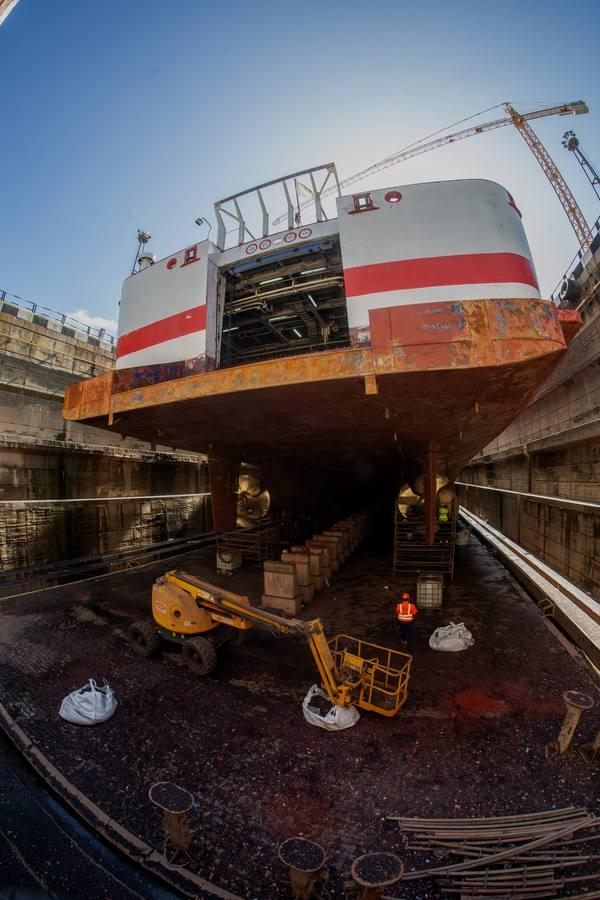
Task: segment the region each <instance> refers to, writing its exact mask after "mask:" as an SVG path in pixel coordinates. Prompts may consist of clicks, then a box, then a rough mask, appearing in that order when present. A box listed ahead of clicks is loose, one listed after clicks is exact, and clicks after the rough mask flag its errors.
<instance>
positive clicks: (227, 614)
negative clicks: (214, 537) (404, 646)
mask: <svg viewBox="0 0 600 900" xmlns="http://www.w3.org/2000/svg"><path fill="white" fill-rule="evenodd" d="M152 614H153V618H154V625H152V626H151V625H150V623H148V622H143V623H135V624H134V625H132V626H131V629H130V635H129V640H130V643H131V646H132V648H133V649H134V650H136V651H137V652H138V653H140V655H142V656H149V655H150V654H151V653H152V652H154V651H155V650H156V649H158V644H159V638H158V635H159V636H160V637H162V638H164V639H166V640H170V641H174V642H176V643H181V644H183V653H184V657H186V651H188V652H187V656H188V657H189V659H187V660H186V661H187V662H188V663H189V662H190V660H193V659H194V654H195V653H197V654H199V655H201V656H202V655H203V654H206V653H207V654H208V660H209V662H210V663H212V666H211V665H209V664H207V665H206V666H205V667H203V668H199V667H198V666H191V668H193V670H194V671H195V672H197V674H208V673H209V672H210V671H211V669H212V668H214V665H215V664H216V654H215V647H216V646H219V643H220V641H219V639H218V637H217V635H218V630H219V629H220V630H221V631H222V630H223V629H222V626H226V629H225V631H226V633H227V634H230V633H231V629H235V630H236V631H239V632H245V631H248V630H249V629H251V628H252V627H253V626H254V625H262V626H265V627H267V628H269V629H270V630H272V631H273V632H274V633H277V634H280V635H300V636H302V637H304V638H306V640H307V643H308V646H309V648H310V651H311V653H312V655H313V659H314V661H315V664H316V666H317V669H318V671H319V675H320V676H321V682H322V684H323V687H324V689H325V691H326V693H327V696H328V697H329V699H330V700H331V702H332V703H334V704H337V705H338V706H344V707H347V706H349V705H350V704H354V705H356V706H359V707H360V708H361V709H368V710H372V711H373V712H378V713H380V714H381V715H384V716H393V715H395V714H396V713H397V712H398V710H399V709H400V707H401V706H402V705H403V703H404V702H405V701H406V698H407V695H408V680H409V677H410V668H411V663H412V657H411V656H410V655H409V654H406V653H400V652H399V651H397V650H392V649H389V648H386V647H380V646H378V645H376V644H371V643H367V642H366V641H362V640H360V639H358V638H353V637H350V636H349V635H338V636H337V637H336V638H334V639H333V640H332V641H328V640H327V638H326V636H325V632H324V630H323V625H322V623H321V620H320V619H311V620H309V621H304V620H303V619H293V618H290V619H286V618H284V617H283V616H278V615H275V614H274V613H271V612H269V611H268V610H265V609H260V608H259V607H256V606H252V605H251V604H250V601H249V599H248V597H244V596H240V595H238V594H233V593H231V592H230V591H227V590H225V589H224V588H221V587H218V586H216V585H214V584H210V583H209V582H208V581H204V579H202V578H198V577H196V576H194V575H189V574H188V573H186V572H182V571H179V570H173V571H171V572H166V573H165V574H164V575H163V576H162V577H160V578H158V579H157V581H156V582H155V583H154V586H153V590H152ZM152 632H153V633H152Z"/></svg>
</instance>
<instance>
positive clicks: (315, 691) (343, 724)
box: [302, 684, 360, 731]
mask: <svg viewBox="0 0 600 900" xmlns="http://www.w3.org/2000/svg"><path fill="white" fill-rule="evenodd" d="M313 698H319V699H320V700H322V701H324V702H325V703H328V704H329V705H330V707H331V708H330V710H329V711H328V712H327V713H324V714H321V713H319V712H315V710H313V709H309V704H310V701H311V700H312V699H313ZM302 712H303V714H304V718H305V719H306V721H307V722H310V724H311V725H317V726H318V727H319V728H325V729H326V730H327V731H342V730H343V729H344V728H351V727H352V726H353V725H356V723H357V722H358V720H359V719H360V713H359V711H358V710H357V708H356V707H355V706H349V707H347V709H345V708H344V707H343V706H336V705H335V703H334V704H332V703H331V700H330V699H329V697H328V696H327V694H326V693H325V691H323V690H321V688H320V687H318V686H317V685H316V684H313V686H312V687H311V688H310V690H309V691H308V694H307V695H306V697H305V698H304V700H303V701H302Z"/></svg>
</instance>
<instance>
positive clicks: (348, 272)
mask: <svg viewBox="0 0 600 900" xmlns="http://www.w3.org/2000/svg"><path fill="white" fill-rule="evenodd" d="M344 280H345V283H346V296H347V297H358V296H360V295H361V294H379V293H384V292H385V291H406V290H414V289H415V288H429V287H444V286H446V285H451V284H452V285H454V284H497V283H500V284H502V283H506V282H517V283H521V284H529V285H531V287H533V288H535V289H536V290H539V286H538V282H537V278H536V277H535V272H534V269H533V265H532V263H531V260H529V259H527V257H525V256H521V255H520V254H519V253H465V254H462V255H459V256H431V257H427V258H425V259H402V260H397V261H395V262H387V263H375V264H373V265H369V266H355V267H354V268H352V269H345V270H344Z"/></svg>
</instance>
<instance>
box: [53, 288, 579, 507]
mask: <svg viewBox="0 0 600 900" xmlns="http://www.w3.org/2000/svg"><path fill="white" fill-rule="evenodd" d="M371 325H372V328H371V335H372V345H371V346H369V347H366V348H360V349H359V348H351V349H345V350H335V351H323V352H321V353H314V354H310V355H304V356H293V357H288V358H284V359H282V358H279V359H270V360H267V361H264V362H260V363H253V364H251V365H244V366H238V367H232V368H228V369H222V370H217V371H213V372H206V373H203V374H200V375H193V376H188V377H185V378H180V379H177V380H174V381H169V382H163V383H159V384H150V385H145V386H140V387H137V388H134V389H131V390H128V391H121V392H120V393H116V392H115V387H114V382H113V376H112V375H111V374H108V375H104V376H100V377H99V378H96V379H91V380H90V381H88V382H83V383H82V384H79V385H73V386H71V387H70V388H69V389H68V391H67V394H66V397H65V417H66V418H68V419H76V420H79V421H85V422H87V423H88V424H90V425H94V426H96V427H101V428H102V427H103V428H109V429H110V430H111V431H117V432H119V433H122V434H127V435H131V436H133V437H137V438H140V439H143V440H146V441H149V442H156V443H160V444H166V445H170V446H173V447H177V448H180V449H184V450H193V451H197V452H203V453H206V454H207V455H208V456H209V458H211V457H212V458H213V459H218V460H223V461H230V462H231V463H232V464H239V463H241V462H246V463H250V464H253V465H258V466H261V467H262V468H263V470H264V472H265V477H266V479H267V481H268V482H269V483H270V484H271V486H272V487H273V488H276V493H277V494H278V496H279V498H280V502H281V503H282V504H283V505H284V506H285V507H290V508H291V507H293V508H298V509H302V508H308V507H312V508H314V506H315V504H316V503H317V502H318V503H319V505H322V504H329V503H331V502H332V500H333V499H334V498H340V497H343V496H345V497H348V495H349V494H351V495H352V504H351V505H353V506H357V505H359V504H360V503H361V502H363V501H364V500H368V499H370V498H373V497H374V496H376V495H379V494H381V493H382V492H384V491H385V492H386V493H388V494H390V493H392V492H393V491H395V490H397V488H398V487H399V486H400V485H401V483H403V482H404V481H409V482H410V481H411V480H413V479H414V478H415V477H416V476H417V475H418V474H420V473H421V472H422V471H423V466H424V460H425V454H426V453H428V452H433V453H435V454H436V467H437V471H438V472H439V473H441V474H444V475H446V476H447V477H448V478H449V479H450V480H452V479H453V478H454V477H455V476H456V475H457V473H458V472H459V471H460V469H461V468H462V467H463V466H464V465H465V463H466V462H467V461H468V460H469V459H471V458H472V457H473V456H474V455H475V454H476V453H477V452H478V451H479V450H481V448H482V447H484V446H485V445H486V444H487V443H488V442H489V441H491V440H492V439H493V438H494V437H495V436H496V435H498V434H499V433H500V432H501V431H502V430H503V429H504V428H505V427H506V426H507V425H508V424H509V423H510V422H511V421H512V419H514V418H515V416H516V415H517V414H518V413H519V412H520V410H521V409H522V408H523V407H524V406H525V404H526V403H527V402H528V400H529V399H530V397H531V395H532V393H533V392H534V391H535V389H536V388H537V387H538V385H539V384H540V383H541V382H542V381H543V380H544V378H545V377H546V376H547V375H548V373H549V372H550V371H551V369H552V368H553V367H554V365H555V364H556V362H557V361H558V359H559V358H560V356H561V354H562V353H563V352H564V350H565V348H566V343H565V339H564V336H563V333H562V330H561V326H560V321H559V314H558V311H557V310H556V309H555V307H554V306H553V305H552V304H550V303H547V302H545V301H536V300H528V299H522V300H513V299H511V300H477V301H464V302H462V303H434V304H421V305H419V306H407V307H403V308H397V309H389V310H377V311H375V313H374V314H373V315H372V317H371ZM350 486H351V489H350ZM229 518H231V516H229Z"/></svg>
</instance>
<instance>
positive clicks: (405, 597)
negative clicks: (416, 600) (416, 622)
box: [402, 594, 410, 600]
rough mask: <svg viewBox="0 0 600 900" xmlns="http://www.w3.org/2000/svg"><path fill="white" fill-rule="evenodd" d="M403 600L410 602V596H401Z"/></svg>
mask: <svg viewBox="0 0 600 900" xmlns="http://www.w3.org/2000/svg"><path fill="white" fill-rule="evenodd" d="M402 599H403V600H410V594H402Z"/></svg>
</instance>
